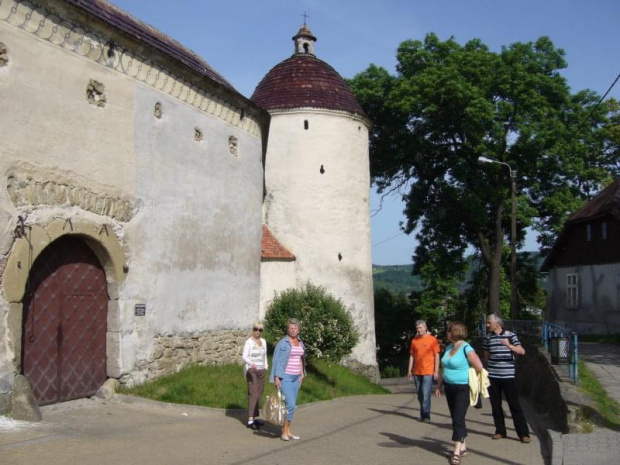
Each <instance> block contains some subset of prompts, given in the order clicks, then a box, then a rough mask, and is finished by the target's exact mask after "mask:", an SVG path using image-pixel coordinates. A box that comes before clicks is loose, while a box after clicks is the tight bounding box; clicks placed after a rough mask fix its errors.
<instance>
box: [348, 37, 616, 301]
mask: <svg viewBox="0 0 620 465" xmlns="http://www.w3.org/2000/svg"><path fill="white" fill-rule="evenodd" d="M397 59H398V65H397V74H396V75H395V76H393V75H390V74H389V73H388V72H387V71H386V70H385V69H383V68H380V67H377V66H374V65H371V66H370V67H369V68H368V69H367V70H366V71H364V72H362V73H360V74H358V75H357V76H356V77H355V78H354V79H353V80H351V81H350V85H351V88H352V90H353V92H354V93H355V95H356V97H357V98H358V100H359V102H360V103H361V105H362V107H363V108H364V110H365V111H366V112H367V114H368V115H369V116H370V118H371V120H372V122H373V131H372V134H371V170H372V177H373V181H374V183H375V184H376V185H377V187H378V190H379V192H389V191H390V190H399V191H400V192H401V193H402V195H403V200H404V202H405V215H406V217H407V222H406V224H405V226H404V229H405V231H406V232H407V233H411V232H413V231H417V235H416V237H417V239H418V241H419V245H418V246H417V248H416V250H415V255H414V261H415V264H416V269H417V271H418V272H419V271H421V270H422V269H423V267H424V266H425V265H426V264H427V263H429V262H430V261H433V262H435V263H436V265H435V266H436V267H438V268H439V269H442V270H444V272H445V274H446V278H447V277H448V276H450V275H454V274H455V273H459V272H461V270H462V269H463V261H464V253H465V251H466V249H467V248H468V246H474V247H476V248H477V249H478V250H479V251H480V254H481V256H482V257H483V259H484V262H485V264H486V267H487V271H488V296H489V298H488V310H489V312H493V313H497V312H499V309H500V270H501V260H502V253H503V251H504V247H505V242H506V239H507V236H508V232H509V226H510V178H509V173H508V170H507V169H506V167H505V166H502V165H499V164H485V165H481V164H480V163H479V162H478V158H479V157H480V156H485V157H488V158H492V159H494V160H497V161H500V162H503V163H508V164H509V165H510V167H511V168H512V169H513V170H514V171H516V184H517V190H518V193H517V194H518V196H517V202H518V218H517V229H518V234H517V241H518V242H519V243H521V242H522V241H523V239H524V236H525V234H524V229H525V228H526V227H528V226H532V225H533V226H534V227H537V228H539V230H540V231H541V232H543V233H545V232H548V231H552V230H556V228H558V227H559V225H560V224H561V223H562V222H563V220H564V219H565V217H566V215H567V213H569V212H570V211H571V210H573V209H574V208H576V207H577V206H578V204H579V203H580V202H582V201H583V199H584V198H586V197H587V196H588V195H592V194H594V193H595V191H596V190H598V188H600V187H601V185H602V184H604V183H605V182H606V181H607V180H609V179H610V173H612V172H613V169H614V167H613V166H611V165H612V162H611V158H610V157H609V153H610V152H613V150H614V146H613V144H609V137H608V135H607V136H606V134H605V131H612V129H610V126H609V124H610V120H609V116H610V113H609V112H610V110H612V106H613V102H611V103H609V102H603V103H602V104H597V103H598V98H597V96H596V95H595V94H594V93H592V92H582V93H578V94H576V95H571V93H570V89H569V87H568V85H567V83H566V81H565V79H564V78H563V77H562V76H561V75H560V70H561V69H563V68H564V67H566V62H565V60H564V52H563V51H562V50H560V49H557V48H555V46H554V45H553V43H552V42H551V41H550V40H549V39H548V38H545V37H542V38H540V39H538V40H537V41H536V42H530V43H515V44H513V45H510V46H508V47H505V48H502V50H501V52H499V53H496V52H492V51H490V50H489V49H488V47H487V46H486V45H484V44H483V43H482V42H481V41H480V40H472V41H470V42H468V43H466V44H465V45H460V44H458V43H457V42H456V41H455V40H453V39H449V40H447V41H441V40H439V39H438V37H437V36H436V35H434V34H429V35H428V36H427V37H426V38H425V40H424V41H423V42H421V41H413V40H410V41H405V42H403V43H402V44H401V45H400V46H399V48H398V52H397ZM611 127H612V128H613V125H612V126H611ZM612 132H613V131H612ZM616 147H617V145H616ZM613 163H616V168H615V169H616V171H617V169H618V166H617V160H613ZM616 174H617V173H616ZM533 219H535V221H533Z"/></svg>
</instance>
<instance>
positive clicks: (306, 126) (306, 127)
mask: <svg viewBox="0 0 620 465" xmlns="http://www.w3.org/2000/svg"><path fill="white" fill-rule="evenodd" d="M308 127H310V124H309V123H308V120H307V119H305V120H304V129H305V130H308Z"/></svg>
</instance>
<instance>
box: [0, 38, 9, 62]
mask: <svg viewBox="0 0 620 465" xmlns="http://www.w3.org/2000/svg"><path fill="white" fill-rule="evenodd" d="M8 63H9V54H8V53H7V50H6V45H4V44H3V43H2V42H0V66H6V65H7V64H8Z"/></svg>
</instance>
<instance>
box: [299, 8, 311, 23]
mask: <svg viewBox="0 0 620 465" xmlns="http://www.w3.org/2000/svg"><path fill="white" fill-rule="evenodd" d="M301 16H303V17H304V26H305V25H306V20H307V19H308V18H309V17H310V15H309V14H308V12H307V11H304V13H303V14H302V15H301Z"/></svg>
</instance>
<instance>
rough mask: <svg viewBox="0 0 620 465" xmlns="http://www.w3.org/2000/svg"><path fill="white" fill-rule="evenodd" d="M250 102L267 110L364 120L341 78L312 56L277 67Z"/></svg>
mask: <svg viewBox="0 0 620 465" xmlns="http://www.w3.org/2000/svg"><path fill="white" fill-rule="evenodd" d="M250 100H252V101H253V102H254V103H257V104H258V105H260V106H261V107H263V108H264V109H265V110H274V109H293V108H325V109H330V110H342V111H348V112H351V113H357V114H360V115H362V116H365V115H364V112H363V110H362V107H361V106H360V104H359V103H358V102H357V100H356V99H355V97H354V96H353V93H352V92H351V90H350V89H349V87H348V86H347V84H346V83H345V81H344V79H342V77H341V76H340V74H338V72H336V70H335V69H334V68H332V67H331V66H330V65H328V64H327V63H325V62H324V61H322V60H319V59H318V58H316V57H315V56H314V55H312V54H303V53H296V54H295V55H293V56H292V57H290V58H289V59H287V60H284V61H283V62H281V63H279V64H278V65H276V66H274V67H273V68H272V69H271V71H269V72H268V73H267V75H266V76H265V77H264V78H263V80H262V81H261V82H260V83H259V84H258V86H257V87H256V90H255V91H254V95H252V97H251V99H250Z"/></svg>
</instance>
